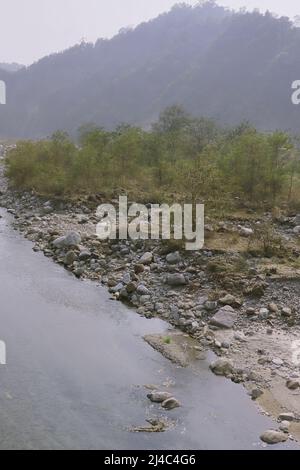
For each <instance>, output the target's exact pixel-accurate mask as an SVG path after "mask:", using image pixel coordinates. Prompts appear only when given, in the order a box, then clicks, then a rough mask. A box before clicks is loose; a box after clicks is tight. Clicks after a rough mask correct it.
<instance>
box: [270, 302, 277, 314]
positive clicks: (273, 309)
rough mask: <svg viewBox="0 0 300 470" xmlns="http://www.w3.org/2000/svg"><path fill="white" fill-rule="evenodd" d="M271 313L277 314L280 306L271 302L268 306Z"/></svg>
mask: <svg viewBox="0 0 300 470" xmlns="http://www.w3.org/2000/svg"><path fill="white" fill-rule="evenodd" d="M268 308H269V310H270V312H272V313H277V312H278V311H279V308H278V306H277V305H276V304H275V303H274V302H271V303H270V304H269V306H268Z"/></svg>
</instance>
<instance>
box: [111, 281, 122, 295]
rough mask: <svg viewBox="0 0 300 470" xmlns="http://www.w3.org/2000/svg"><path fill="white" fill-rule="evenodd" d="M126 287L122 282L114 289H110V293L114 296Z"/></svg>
mask: <svg viewBox="0 0 300 470" xmlns="http://www.w3.org/2000/svg"><path fill="white" fill-rule="evenodd" d="M123 287H124V284H123V283H122V282H119V284H117V285H116V286H114V287H112V288H111V289H110V291H111V292H112V293H113V294H116V293H117V292H120V291H121V290H122V289H123Z"/></svg>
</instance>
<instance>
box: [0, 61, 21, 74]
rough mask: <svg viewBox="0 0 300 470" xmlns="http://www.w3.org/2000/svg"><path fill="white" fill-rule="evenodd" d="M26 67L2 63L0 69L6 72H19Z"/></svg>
mask: <svg viewBox="0 0 300 470" xmlns="http://www.w3.org/2000/svg"><path fill="white" fill-rule="evenodd" d="M23 67H24V65H21V64H17V63H15V62H13V63H12V64H7V63H5V62H0V69H2V70H6V72H18V71H19V70H21V69H22V68H23Z"/></svg>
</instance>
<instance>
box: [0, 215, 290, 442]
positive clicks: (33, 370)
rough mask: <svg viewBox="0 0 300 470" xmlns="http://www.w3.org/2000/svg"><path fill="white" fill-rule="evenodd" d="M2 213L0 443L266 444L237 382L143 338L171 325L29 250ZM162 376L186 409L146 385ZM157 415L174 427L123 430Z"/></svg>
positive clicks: (262, 420)
mask: <svg viewBox="0 0 300 470" xmlns="http://www.w3.org/2000/svg"><path fill="white" fill-rule="evenodd" d="M0 215H1V216H2V218H0V260H1V262H0V299H1V304H0V340H2V341H5V343H6V348H7V365H1V366H0V449H104V450H111V449H257V448H263V447H262V444H261V443H260V441H259V435H260V434H261V433H262V432H263V431H265V430H266V429H268V428H270V427H272V426H273V427H274V423H273V422H272V421H271V420H270V419H269V418H267V417H265V416H263V415H261V414H260V413H259V412H258V410H257V408H256V406H255V404H254V403H253V402H252V401H251V400H250V398H249V397H248V396H247V394H246V392H245V390H244V389H243V388H242V387H241V386H238V385H235V384H233V383H231V382H230V381H228V380H225V379H222V378H218V377H215V376H214V375H213V374H212V373H211V372H210V371H209V368H208V366H209V359H207V361H199V363H197V367H195V368H194V370H192V369H190V368H186V369H183V368H179V367H176V366H175V365H173V364H172V363H170V362H169V361H168V360H167V359H165V358H164V357H162V356H161V355H160V354H159V353H157V352H156V351H154V350H153V349H152V348H151V347H150V346H148V345H147V344H146V343H145V342H144V341H143V339H142V336H143V335H144V334H146V333H147V334H148V333H158V332H163V331H164V330H166V328H168V325H167V324H165V323H163V322H162V321H160V320H156V319H151V320H147V319H145V318H142V317H139V316H138V315H137V314H136V313H135V312H134V311H132V310H130V309H128V308H126V307H125V306H124V305H122V304H121V303H117V302H113V301H111V300H110V298H109V294H108V293H107V291H106V290H105V289H104V288H103V287H101V286H97V285H96V284H93V283H90V282H82V281H79V280H76V279H75V278H74V277H72V275H70V274H69V273H67V272H66V271H65V270H64V269H63V268H61V267H60V266H58V265H55V264H54V263H53V262H52V261H51V260H49V259H47V258H45V257H44V256H43V255H42V254H40V253H34V252H33V251H32V245H31V243H30V242H28V241H26V240H24V239H23V238H22V237H21V236H20V235H19V234H17V233H16V232H15V231H13V230H12V228H11V227H10V218H9V216H7V215H6V213H5V211H1V210H0ZM165 382H170V383H174V385H173V386H172V388H171V390H172V391H174V395H175V396H176V397H177V398H178V399H179V400H180V401H181V402H182V405H183V406H182V407H181V408H178V409H177V410H174V411H171V412H161V409H160V408H159V406H156V405H153V404H151V403H150V402H149V400H148V399H147V398H146V394H147V391H146V390H145V389H144V387H143V385H144V384H153V383H154V384H158V385H160V384H163V383H165ZM160 415H164V416H165V415H167V416H169V417H170V418H172V420H174V421H175V422H176V425H175V426H174V427H173V428H171V429H170V430H168V431H167V432H165V433H132V432H129V430H128V428H130V427H132V426H144V425H146V424H147V423H146V422H145V419H147V418H149V417H153V416H160ZM293 446H294V444H292V443H290V444H285V445H282V446H277V447H278V448H291V447H293ZM275 448H276V447H275Z"/></svg>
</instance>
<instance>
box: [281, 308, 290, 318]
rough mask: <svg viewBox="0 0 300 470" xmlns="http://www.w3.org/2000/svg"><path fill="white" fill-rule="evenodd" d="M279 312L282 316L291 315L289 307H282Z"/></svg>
mask: <svg viewBox="0 0 300 470" xmlns="http://www.w3.org/2000/svg"><path fill="white" fill-rule="evenodd" d="M281 314H282V316H284V317H291V316H292V309H291V308H289V307H283V309H282V310H281Z"/></svg>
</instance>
